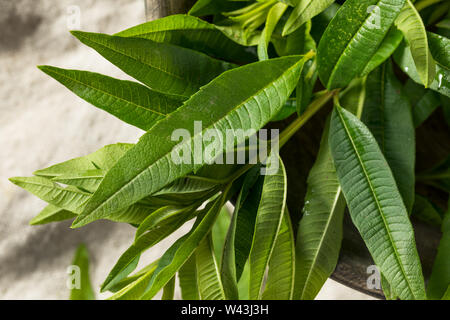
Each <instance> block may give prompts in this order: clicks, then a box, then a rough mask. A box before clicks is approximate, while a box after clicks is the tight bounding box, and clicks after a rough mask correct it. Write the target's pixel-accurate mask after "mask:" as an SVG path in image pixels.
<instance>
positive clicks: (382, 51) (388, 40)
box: [361, 26, 403, 76]
mask: <svg viewBox="0 0 450 320" xmlns="http://www.w3.org/2000/svg"><path fill="white" fill-rule="evenodd" d="M402 40H403V33H402V32H401V31H400V30H398V29H397V28H396V27H395V26H392V27H391V29H390V30H389V32H388V33H387V35H386V36H385V37H384V39H383V42H381V44H380V46H379V47H378V50H377V52H375V54H374V55H373V56H372V59H370V61H369V63H368V64H367V65H366V67H365V68H364V70H363V72H362V73H361V76H366V75H368V74H369V73H370V72H372V71H373V70H375V69H376V68H377V67H378V66H379V65H380V64H382V63H383V62H384V61H386V60H387V59H388V58H389V57H390V56H391V55H392V54H393V53H394V52H395V50H396V49H397V48H398V46H399V45H400V43H402Z"/></svg>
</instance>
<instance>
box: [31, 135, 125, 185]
mask: <svg viewBox="0 0 450 320" xmlns="http://www.w3.org/2000/svg"><path fill="white" fill-rule="evenodd" d="M132 147H133V145H132V144H128V143H116V144H110V145H107V146H104V147H103V148H101V149H99V150H97V151H95V152H93V153H91V154H89V155H87V156H84V157H79V158H75V159H71V160H68V161H65V162H62V163H58V164H55V165H53V166H51V167H49V168H46V169H41V170H37V171H35V172H34V173H33V174H34V175H37V176H41V177H47V178H56V177H59V176H64V175H73V174H75V173H76V174H78V173H84V172H88V171H91V170H98V169H102V170H104V171H108V170H109V169H111V168H112V167H113V166H114V165H115V164H116V162H117V160H119V159H120V158H121V157H122V156H123V155H124V154H125V152H127V151H128V150H130V149H131V148H132Z"/></svg>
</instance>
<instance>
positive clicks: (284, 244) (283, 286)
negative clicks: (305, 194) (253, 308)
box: [262, 210, 295, 300]
mask: <svg viewBox="0 0 450 320" xmlns="http://www.w3.org/2000/svg"><path fill="white" fill-rule="evenodd" d="M294 278H295V241H294V231H293V230H292V224H291V219H290V217H289V213H288V212H287V210H286V211H285V212H284V214H283V218H282V221H281V226H280V230H279V231H278V234H277V239H276V242H275V247H274V249H273V253H272V256H271V258H270V262H269V272H268V274H267V282H266V287H265V289H264V292H263V295H262V299H263V300H292V297H293V294H294Z"/></svg>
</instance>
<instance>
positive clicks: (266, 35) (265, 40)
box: [258, 3, 287, 60]
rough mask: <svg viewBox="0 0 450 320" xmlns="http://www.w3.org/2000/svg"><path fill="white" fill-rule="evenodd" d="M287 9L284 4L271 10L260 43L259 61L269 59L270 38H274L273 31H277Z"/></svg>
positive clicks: (278, 4) (279, 4) (277, 5)
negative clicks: (276, 28) (277, 26)
mask: <svg viewBox="0 0 450 320" xmlns="http://www.w3.org/2000/svg"><path fill="white" fill-rule="evenodd" d="M286 9H287V5H285V4H284V3H277V4H275V5H274V6H273V7H272V8H271V9H270V11H269V14H268V15H267V20H266V26H265V28H264V30H263V32H262V34H261V38H260V39H259V43H258V57H259V60H267V59H269V53H268V52H267V48H268V46H269V42H270V38H271V37H272V33H273V31H274V30H275V27H276V25H277V23H278V21H280V19H281V17H282V16H283V14H284V12H285V11H286Z"/></svg>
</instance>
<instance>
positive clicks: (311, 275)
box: [294, 122, 345, 300]
mask: <svg viewBox="0 0 450 320" xmlns="http://www.w3.org/2000/svg"><path fill="white" fill-rule="evenodd" d="M328 133H329V122H328V123H327V125H326V127H325V129H324V132H323V135H322V141H321V143H320V149H319V154H318V156H317V159H316V162H315V163H314V166H313V168H312V169H311V171H310V172H309V175H308V189H307V193H306V197H305V206H304V208H303V217H302V219H301V220H300V225H299V228H298V232H297V244H296V252H295V255H296V261H295V263H296V267H295V291H294V299H296V300H298V299H300V300H313V299H314V298H315V297H316V296H317V294H318V293H319V291H320V289H321V288H322V286H323V284H324V283H325V281H326V280H327V279H328V278H329V276H330V275H331V274H332V273H333V271H334V269H335V268H336V264H337V261H338V257H339V251H340V248H341V242H342V234H343V226H342V223H343V218H344V210H345V199H344V195H343V194H342V190H341V187H340V185H339V181H338V178H337V175H336V169H335V168H334V164H333V159H332V157H331V151H330V146H329V144H328V135H329V134H328Z"/></svg>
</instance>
